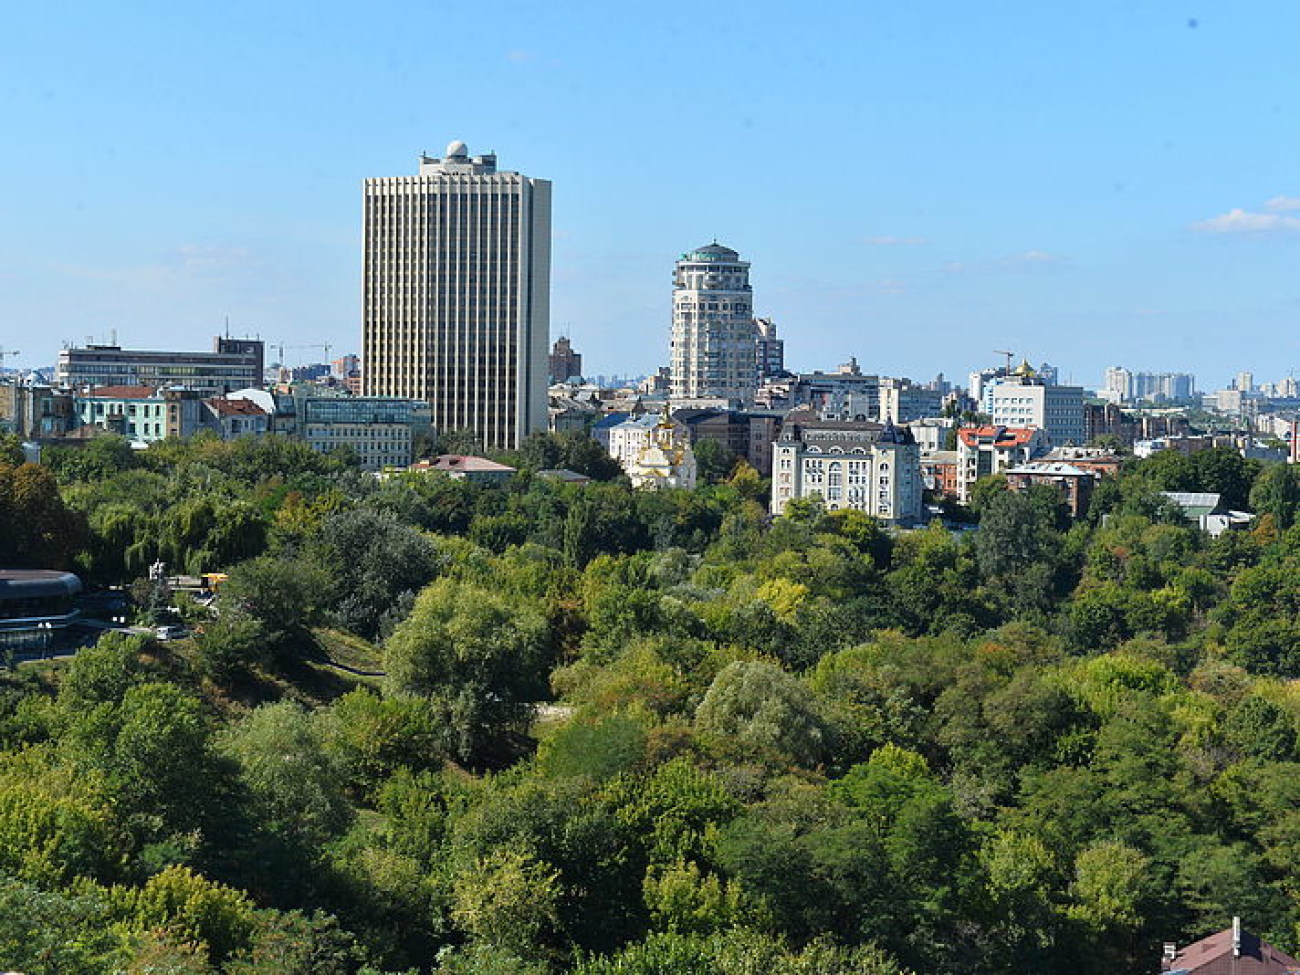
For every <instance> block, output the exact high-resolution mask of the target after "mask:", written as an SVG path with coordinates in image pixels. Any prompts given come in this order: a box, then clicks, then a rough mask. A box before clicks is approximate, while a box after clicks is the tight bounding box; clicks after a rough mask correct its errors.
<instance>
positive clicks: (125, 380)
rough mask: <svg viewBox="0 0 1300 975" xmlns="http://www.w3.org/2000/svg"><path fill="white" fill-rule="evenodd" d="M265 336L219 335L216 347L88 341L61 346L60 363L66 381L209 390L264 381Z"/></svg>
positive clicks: (211, 393) (209, 392)
mask: <svg viewBox="0 0 1300 975" xmlns="http://www.w3.org/2000/svg"><path fill="white" fill-rule="evenodd" d="M264 355H265V349H264V345H263V343H262V341H261V340H260V339H232V338H227V337H225V336H220V335H219V336H217V337H216V338H215V339H213V342H212V351H211V352H160V351H144V350H137V349H123V348H122V347H121V346H118V345H87V346H86V347H85V348H81V349H77V348H69V349H62V350H60V352H59V362H58V365H57V366H56V367H55V377H56V381H57V382H58V383H59V384H60V385H63V386H72V387H77V388H81V387H86V386H152V387H155V388H156V387H159V386H185V387H186V388H188V389H194V390H197V391H199V392H200V393H203V394H204V395H207V396H217V395H220V394H222V393H227V392H229V391H230V390H232V389H242V388H244V387H246V386H261V385H262V368H263V357H264Z"/></svg>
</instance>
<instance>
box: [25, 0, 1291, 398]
mask: <svg viewBox="0 0 1300 975" xmlns="http://www.w3.org/2000/svg"><path fill="white" fill-rule="evenodd" d="M511 9H512V10H516V11H517V16H515V17H512V18H503V22H504V21H509V26H507V27H504V28H502V29H500V30H493V31H487V30H485V29H484V27H483V25H481V24H476V23H475V17H474V15H473V13H472V11H466V10H456V9H448V10H446V11H438V12H437V14H436V16H435V14H434V13H433V12H431V11H425V10H422V9H420V8H417V7H415V6H414V5H410V4H404V3H381V4H379V5H378V7H377V8H376V10H375V11H374V14H375V16H368V17H367V18H365V20H364V22H359V21H357V20H356V18H355V17H354V16H353V15H352V11H351V10H350V9H349V8H346V7H344V6H343V5H338V4H329V3H326V4H324V5H322V6H321V7H320V8H319V10H318V11H317V14H318V15H314V16H313V19H312V20H311V21H310V22H306V21H303V20H301V19H300V18H299V17H298V15H297V12H296V11H295V10H294V9H293V8H289V7H287V6H285V5H275V4H272V5H271V6H270V7H269V8H267V7H264V6H260V5H259V6H254V5H252V4H243V3H233V4H231V5H227V6H225V7H223V8H221V9H205V10H201V11H187V12H184V13H182V12H180V11H176V10H174V9H173V8H168V7H166V6H165V5H162V4H153V3H142V4H129V5H128V6H127V7H126V8H125V10H123V9H121V8H115V9H111V10H110V9H99V8H97V7H95V6H94V5H90V4H76V3H74V4H71V5H70V7H69V9H68V10H67V11H65V14H71V16H60V17H56V16H54V14H53V13H51V12H50V11H49V10H48V8H46V9H42V10H38V9H36V8H24V9H20V10H18V11H15V12H14V13H13V17H12V23H11V25H10V29H9V31H8V34H7V37H6V38H5V39H3V40H0V51H3V53H4V54H5V56H6V60H7V63H8V64H9V65H10V72H9V75H10V78H11V82H10V84H9V85H8V86H7V87H6V88H5V89H4V90H3V91H0V106H3V107H4V109H5V111H6V118H7V120H8V121H9V127H10V132H11V137H12V141H11V149H10V151H9V152H8V153H6V154H5V156H4V158H3V159H0V174H3V176H4V177H5V179H4V185H5V187H6V189H5V190H4V191H3V193H4V197H3V201H2V204H3V207H4V210H5V212H6V215H7V221H6V223H7V226H8V228H9V230H10V233H9V234H7V235H5V239H4V241H3V243H2V244H0V248H2V249H0V345H3V346H5V347H6V348H8V349H14V348H17V349H20V350H21V351H22V352H23V355H22V356H20V357H16V358H10V359H7V360H5V362H6V364H8V365H15V364H18V365H23V366H38V365H49V364H52V362H53V361H54V359H55V358H56V356H57V351H58V348H59V346H60V345H61V344H62V342H63V341H65V340H66V341H68V342H71V343H73V344H80V343H82V342H83V341H84V340H85V338H86V337H87V336H94V337H95V338H97V339H106V338H108V337H109V334H110V332H111V331H113V330H115V331H116V333H117V336H118V340H119V342H120V343H121V344H122V345H124V346H127V347H131V348H152V347H157V348H168V347H181V348H202V347H204V346H206V344H207V343H208V342H210V340H211V336H212V335H213V334H216V333H217V332H224V330H225V325H226V320H227V318H229V323H230V333H231V334H232V335H244V334H258V335H260V336H261V337H262V338H263V339H265V340H266V341H267V344H268V346H274V345H276V344H278V343H280V342H283V343H286V344H289V345H298V344H305V343H309V342H329V343H330V344H331V345H332V346H334V347H335V348H336V349H339V350H344V349H358V350H359V349H360V347H361V309H360V291H361V289H360V282H361V267H360V259H359V256H358V255H359V252H360V236H361V235H360V219H359V214H358V212H357V206H356V197H357V188H358V187H359V186H360V185H361V181H362V179H364V178H365V177H366V176H370V175H373V174H374V173H377V172H378V173H383V172H404V171H407V170H408V168H409V166H410V160H411V158H412V157H413V156H415V155H417V154H418V153H419V151H420V150H421V149H423V150H425V151H428V152H431V153H434V154H436V153H437V152H439V151H440V147H441V146H443V145H445V144H446V143H447V142H448V141H449V140H451V139H463V140H465V141H466V142H468V143H469V144H470V145H472V146H474V147H475V149H476V151H487V150H496V151H498V152H500V153H501V154H502V155H503V156H505V157H508V158H509V159H510V164H511V167H512V168H515V169H518V170H519V171H521V172H527V173H536V174H538V175H540V176H542V177H544V178H546V179H549V180H551V181H552V182H553V183H554V185H555V187H556V191H555V241H554V260H553V266H554V279H553V290H552V295H553V300H552V316H551V328H550V338H551V339H552V340H553V339H554V338H555V337H557V336H559V335H561V334H564V335H567V336H569V337H570V338H571V339H572V341H573V344H574V347H575V349H577V350H578V351H580V352H582V353H583V354H584V356H585V357H586V366H587V369H588V371H590V372H592V373H605V374H611V373H617V374H628V373H648V372H651V371H653V370H654V368H655V367H657V366H659V365H666V364H667V363H668V342H669V334H670V328H671V315H672V305H671V294H670V290H669V288H668V287H666V284H665V282H666V281H667V279H668V277H669V275H670V274H671V270H672V266H673V262H674V261H675V260H676V258H677V257H678V255H680V254H681V253H682V252H683V251H685V250H686V249H688V248H690V247H694V246H698V245H699V244H700V243H701V242H703V241H707V240H711V239H714V238H717V239H718V240H719V241H720V242H722V243H724V244H726V245H727V246H728V247H732V248H735V249H736V250H738V251H739V252H740V253H742V254H744V255H745V259H746V260H747V261H750V262H751V263H752V264H753V269H754V270H753V285H754V290H755V294H756V295H758V296H760V300H759V303H758V305H757V306H756V307H755V309H754V311H755V314H757V315H760V316H764V317H771V318H773V319H774V320H775V321H776V323H777V324H778V326H779V327H780V329H781V334H782V336H783V337H784V339H785V340H786V353H787V359H788V363H789V365H790V367H791V368H792V369H795V370H809V369H818V368H820V369H831V368H834V365H835V364H836V363H838V362H841V361H844V360H846V359H847V358H848V357H849V356H856V357H857V358H858V359H859V361H860V362H861V363H862V365H863V368H864V369H865V370H867V371H871V372H878V373H881V374H886V375H907V376H912V377H913V378H915V379H917V380H921V381H924V380H927V379H929V378H930V377H931V376H933V375H934V373H936V372H940V371H942V372H944V373H945V375H946V376H947V377H948V378H949V379H950V380H953V381H957V382H960V381H961V380H962V377H963V376H964V375H965V374H966V373H967V372H968V371H970V370H971V369H975V368H978V367H980V366H988V365H996V364H997V362H998V356H997V355H996V353H995V350H999V349H1013V350H1015V352H1016V354H1017V357H1020V356H1022V355H1023V356H1025V357H1027V358H1029V359H1030V361H1032V362H1035V363H1038V362H1041V361H1044V360H1047V361H1050V362H1052V363H1053V364H1056V365H1059V366H1060V367H1061V370H1062V379H1063V381H1070V380H1072V381H1074V382H1076V383H1080V384H1083V385H1085V386H1089V387H1096V386H1099V385H1100V384H1101V383H1102V381H1103V376H1104V371H1105V369H1106V368H1107V367H1108V366H1112V365H1116V364H1122V365H1124V366H1126V367H1127V368H1129V369H1132V370H1134V371H1155V372H1165V371H1172V372H1191V373H1194V374H1196V376H1197V377H1198V384H1199V385H1200V386H1201V387H1203V388H1206V389H1213V388H1216V387H1220V386H1223V385H1226V384H1227V382H1228V381H1229V380H1230V379H1231V378H1232V377H1233V375H1234V374H1235V373H1237V372H1240V371H1251V372H1254V373H1255V375H1256V377H1257V380H1258V381H1260V382H1272V381H1277V380H1280V379H1283V378H1285V377H1286V376H1287V375H1288V374H1290V373H1291V372H1292V371H1293V369H1294V368H1296V367H1298V366H1300V347H1298V343H1297V340H1296V339H1295V338H1294V337H1293V333H1294V331H1295V330H1294V323H1295V321H1296V318H1297V315H1298V314H1300V283H1297V280H1296V279H1297V275H1296V274H1295V273H1294V268H1295V266H1296V263H1297V258H1298V257H1300V176H1297V174H1296V173H1295V171H1294V165H1293V160H1294V159H1295V158H1296V150H1297V149H1298V148H1300V125H1297V121H1298V120H1300V119H1298V117H1300V105H1298V104H1297V95H1296V92H1295V86H1294V85H1293V84H1289V83H1288V75H1289V72H1288V70H1287V66H1288V64H1289V58H1290V53H1289V51H1288V50H1287V46H1288V39H1289V38H1290V37H1292V36H1294V35H1295V33H1296V29H1297V28H1300V11H1298V10H1297V9H1295V8H1294V7H1292V6H1290V5H1285V4H1282V3H1266V4H1261V5H1258V6H1256V7H1252V8H1251V9H1249V10H1242V9H1239V8H1236V7H1233V6H1230V5H1228V4H1226V3H1209V4H1202V5H1201V6H1200V7H1199V8H1198V9H1196V10H1193V11H1189V10H1188V9H1187V8H1186V7H1184V6H1181V5H1175V4H1173V3H1170V2H1163V0H1162V2H1157V3H1154V4H1151V5H1148V6H1146V7H1144V8H1143V9H1141V10H1133V9H1131V8H1130V7H1128V6H1124V5H1119V4H1111V5H1078V6H1076V7H1068V6H1067V7H1058V8H1052V9H1035V8H1029V7H1021V5H1018V4H1016V5H1000V6H994V7H993V8H991V9H990V8H979V9H973V8H968V7H965V6H963V5H958V4H955V3H943V4H939V5H937V6H936V7H934V8H931V9H929V10H928V11H926V12H925V13H924V14H923V13H921V12H919V11H906V10H901V9H895V8H894V7H892V6H891V7H886V6H884V5H866V6H850V5H847V4H844V5H839V4H832V5H830V6H828V7H827V8H826V9H825V10H824V11H821V12H820V16H819V17H817V18H812V17H810V18H804V19H791V18H789V17H788V14H787V13H786V12H785V11H784V10H783V9H782V8H777V7H776V6H775V5H770V4H761V3H760V4H756V5H753V6H752V7H748V8H746V10H745V11H744V13H743V15H741V14H739V13H738V12H736V11H732V10H721V9H719V10H713V9H703V10H699V11H696V12H694V13H693V15H692V18H693V19H692V22H691V23H690V24H682V25H679V24H675V23H672V22H670V21H665V20H664V19H663V18H661V17H660V16H659V15H658V14H656V13H654V12H653V11H632V12H629V13H628V14H627V16H626V17H623V18H620V20H619V22H618V23H616V24H607V23H604V22H603V21H599V20H598V8H595V7H587V6H584V5H573V6H572V7H570V8H567V9H565V10H562V11H556V12H553V15H548V16H542V15H541V14H540V13H539V12H537V11H531V10H529V9H528V8H526V7H523V6H522V5H520V6H517V7H511ZM598 23H600V24H602V26H601V27H600V29H599V30H597V29H596V27H597V24H598ZM435 27H436V28H437V30H436V31H434V30H433V29H434V28H435ZM431 32H432V33H431ZM428 36H446V37H455V38H457V43H456V44H452V45H436V46H434V47H433V48H431V49H426V48H427V43H426V42H427V38H428ZM719 38H726V39H727V40H728V42H727V43H719V42H718V39H719ZM181 78H183V79H185V83H184V84H177V83H176V80H177V79H181ZM594 78H599V79H600V83H599V84H593V83H592V79H594ZM426 90H428V91H438V92H440V93H442V94H443V95H448V94H449V95H450V97H442V98H439V99H433V100H430V99H429V98H427V97H425V95H424V91H426ZM687 108H689V110H684V109H687Z"/></svg>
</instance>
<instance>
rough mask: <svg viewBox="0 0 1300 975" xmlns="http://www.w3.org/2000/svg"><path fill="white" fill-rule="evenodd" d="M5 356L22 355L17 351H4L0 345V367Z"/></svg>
mask: <svg viewBox="0 0 1300 975" xmlns="http://www.w3.org/2000/svg"><path fill="white" fill-rule="evenodd" d="M7 355H22V353H21V352H19V351H18V350H17V349H13V350H10V349H6V348H5V347H4V346H3V345H0V366H2V365H4V361H5V356H7Z"/></svg>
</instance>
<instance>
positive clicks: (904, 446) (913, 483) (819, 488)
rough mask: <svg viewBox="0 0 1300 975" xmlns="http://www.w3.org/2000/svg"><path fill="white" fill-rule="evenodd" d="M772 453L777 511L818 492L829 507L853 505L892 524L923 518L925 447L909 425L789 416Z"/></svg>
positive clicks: (776, 513) (775, 508)
mask: <svg viewBox="0 0 1300 975" xmlns="http://www.w3.org/2000/svg"><path fill="white" fill-rule="evenodd" d="M772 454H773V457H772V513H773V514H775V515H779V514H782V513H783V512H784V511H785V508H786V505H788V504H789V503H790V502H791V501H792V500H794V499H796V498H811V497H813V496H816V497H818V498H820V499H821V500H822V501H823V502H824V503H825V505H826V507H827V509H828V510H831V511H837V510H840V509H842V508H853V509H855V510H858V511H863V512H866V513H867V514H869V515H871V516H872V517H874V518H878V519H880V520H881V521H883V522H886V523H887V524H891V525H911V524H916V523H917V522H919V521H920V520H921V518H922V506H921V490H922V482H921V452H920V449H919V448H918V447H917V445H916V441H915V440H914V439H913V438H912V435H911V434H910V433H909V432H908V430H907V428H906V427H897V426H894V425H893V424H892V423H886V424H885V425H884V426H881V425H880V424H878V423H860V422H842V421H840V422H837V421H824V420H817V419H815V418H813V417H811V416H809V417H801V418H799V419H797V420H795V419H790V418H787V420H786V423H785V426H784V428H783V429H782V431H781V436H780V439H778V440H777V442H776V443H775V444H774V445H773V448H772Z"/></svg>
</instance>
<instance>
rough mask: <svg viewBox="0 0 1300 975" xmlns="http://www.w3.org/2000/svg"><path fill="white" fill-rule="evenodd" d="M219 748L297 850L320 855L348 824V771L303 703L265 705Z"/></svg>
mask: <svg viewBox="0 0 1300 975" xmlns="http://www.w3.org/2000/svg"><path fill="white" fill-rule="evenodd" d="M219 747H220V750H221V751H222V753H223V754H225V755H226V756H228V757H229V758H231V759H233V760H234V762H235V763H236V764H237V766H238V768H239V778H240V781H241V782H242V783H243V785H244V786H245V787H246V788H247V789H248V791H249V793H250V795H251V797H252V802H253V809H254V816H255V817H256V819H257V820H258V821H259V822H261V823H262V824H263V825H264V827H265V828H266V829H267V830H269V831H270V832H271V833H273V834H274V835H276V836H279V837H283V838H285V839H287V840H288V841H289V843H290V844H291V845H292V846H293V847H295V848H297V849H299V850H304V851H313V852H314V851H317V850H318V849H319V848H320V847H321V846H322V845H323V844H324V843H325V842H327V841H328V840H330V839H332V838H333V837H335V836H337V835H338V834H339V833H341V832H342V831H343V829H344V828H345V827H346V826H347V824H348V822H349V820H350V818H351V815H352V810H351V807H350V806H349V805H348V804H347V801H346V800H345V799H344V796H343V781H344V780H343V775H342V772H341V770H340V768H339V766H338V764H337V762H336V761H335V760H334V758H333V756H332V755H331V754H330V752H329V751H327V750H326V748H325V746H324V743H323V741H322V734H321V729H320V722H319V720H318V719H317V718H316V717H315V716H314V715H312V714H310V713H309V712H307V711H305V710H304V709H303V708H302V706H301V705H298V704H295V703H293V702H290V701H282V702H279V703H276V704H264V705H262V706H261V707H259V708H258V709H257V710H255V711H253V712H252V713H251V714H249V715H248V716H247V717H246V718H244V719H243V720H242V721H240V722H239V723H238V724H235V725H232V726H230V727H229V728H227V729H226V730H225V731H224V732H223V733H222V735H221V737H220V739H219Z"/></svg>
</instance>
